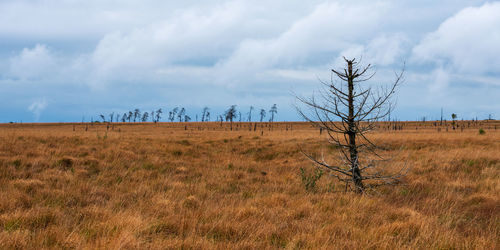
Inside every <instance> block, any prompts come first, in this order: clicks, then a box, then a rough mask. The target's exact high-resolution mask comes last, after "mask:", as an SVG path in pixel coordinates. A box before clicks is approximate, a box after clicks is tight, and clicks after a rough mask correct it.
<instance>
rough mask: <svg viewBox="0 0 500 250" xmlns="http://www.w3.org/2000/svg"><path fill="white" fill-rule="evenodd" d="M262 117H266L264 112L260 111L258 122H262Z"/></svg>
mask: <svg viewBox="0 0 500 250" xmlns="http://www.w3.org/2000/svg"><path fill="white" fill-rule="evenodd" d="M264 117H266V110H265V109H260V122H262V120H264Z"/></svg>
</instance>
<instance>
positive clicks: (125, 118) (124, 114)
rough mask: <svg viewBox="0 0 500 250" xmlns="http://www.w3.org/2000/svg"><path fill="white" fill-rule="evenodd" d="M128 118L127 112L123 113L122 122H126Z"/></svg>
mask: <svg viewBox="0 0 500 250" xmlns="http://www.w3.org/2000/svg"><path fill="white" fill-rule="evenodd" d="M126 120H127V113H123V115H122V122H125V121H126Z"/></svg>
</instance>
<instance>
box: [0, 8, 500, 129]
mask: <svg viewBox="0 0 500 250" xmlns="http://www.w3.org/2000/svg"><path fill="white" fill-rule="evenodd" d="M499 6H500V3H498V2H494V3H485V4H483V1H479V2H478V1H448V0H447V1H444V2H435V1H422V2H418V3H416V2H413V1H388V0H387V1H376V2H374V1H354V2H350V3H346V2H342V1H319V0H317V1H308V2H304V1H285V0H280V1H272V2H269V1H261V2H259V1H257V2H256V1H244V0H240V1H182V2H171V1H154V0H145V1H132V0H126V1H113V0H109V1H97V0H91V1H55V0H44V1H41V0H40V1H27V0H26V1H2V2H1V3H0V12H1V13H7V14H6V15H2V16H0V38H5V39H4V40H8V41H10V42H9V43H6V46H4V47H3V48H2V47H0V55H1V54H4V55H5V54H7V55H9V56H7V57H5V58H6V59H5V58H4V59H0V85H3V86H5V91H4V93H3V94H2V93H0V97H1V98H2V99H3V100H4V101H6V102H9V100H12V98H14V97H13V96H16V95H18V93H23V96H22V97H21V96H17V99H16V100H15V101H14V102H13V101H10V103H14V104H15V105H18V107H19V109H21V107H26V106H30V105H31V103H32V100H33V99H36V98H38V97H39V96H46V97H47V98H50V100H51V109H50V110H47V111H46V112H45V113H47V116H45V115H44V117H55V116H56V114H55V113H54V114H52V113H51V112H55V111H53V110H55V107H59V108H60V109H62V107H67V106H71V107H73V108H74V111H71V112H73V113H75V115H74V116H72V115H69V114H70V113H71V112H70V111H66V112H62V111H61V110H60V109H59V110H58V112H59V113H61V114H63V113H64V116H66V117H67V118H63V120H64V119H75V117H78V119H79V117H80V115H81V113H90V112H95V113H99V112H107V111H108V110H109V112H112V111H117V112H119V111H123V110H126V109H130V108H132V107H136V106H138V107H144V108H145V109H150V108H153V107H157V106H161V105H163V106H173V105H182V106H189V107H191V108H192V109H201V108H202V106H204V105H214V106H218V107H219V108H222V107H223V106H228V105H230V104H238V105H240V106H241V108H243V107H244V106H249V105H252V104H255V103H259V104H261V105H262V106H269V105H271V104H273V103H278V104H279V107H282V109H283V111H282V112H280V116H281V117H283V119H296V118H297V116H296V115H295V114H294V112H293V110H292V109H291V108H289V104H290V102H291V101H292V100H291V99H292V98H291V96H290V91H292V90H293V91H295V92H298V93H299V94H308V93H311V92H312V90H314V89H315V88H317V87H318V82H317V79H316V78H317V77H320V78H322V79H328V78H329V69H330V68H331V67H339V66H342V59H341V58H342V56H348V57H362V58H363V61H364V62H366V63H373V64H374V65H375V66H376V70H377V75H376V79H374V80H375V81H377V82H387V81H390V80H391V79H392V77H393V71H394V70H398V69H399V68H400V67H401V65H402V63H403V61H405V60H406V61H407V83H406V85H405V86H404V88H406V90H405V89H403V90H402V91H401V94H400V98H399V104H400V105H401V106H402V107H416V108H415V109H414V112H419V108H418V107H420V110H421V112H427V111H426V110H427V108H428V109H431V108H436V106H441V104H436V102H439V101H442V102H443V103H444V104H443V105H452V104H453V105H455V107H456V108H457V109H463V110H467V112H469V113H473V112H474V110H473V109H474V107H475V106H480V105H482V106H487V105H486V100H474V101H475V102H476V103H477V105H475V104H473V103H474V101H470V102H469V103H464V104H461V103H460V102H459V101H458V100H459V99H460V98H461V97H460V96H458V95H460V94H461V93H464V91H463V90H465V89H467V91H469V92H471V91H472V92H474V91H476V92H477V91H482V90H481V89H479V88H476V89H474V86H477V84H482V85H484V84H486V85H488V86H493V87H490V90H489V91H490V92H491V93H498V94H500V90H499V88H498V84H497V83H498V82H499V81H498V80H499V78H500V77H499V74H500V72H499V71H498V68H497V67H496V65H498V64H499V63H500V61H498V60H499V58H500V56H499V55H500V51H499V47H498V46H497V45H496V44H499V43H500V40H499V37H500V35H499V28H498V27H500V23H499V20H500V19H499V15H498V14H496V13H499V12H500V7H499ZM12 13H16V14H15V15H14V14H12ZM82 20H85V21H82ZM12 23H16V25H11V24H12ZM24 44H29V45H27V46H25V45H24ZM81 44H84V45H81ZM82 48H85V49H82ZM34 86H37V87H34ZM409 90H411V91H409ZM416 95H420V96H425V98H416V97H415V96H416ZM70 96H71V97H70ZM74 96H79V97H78V98H74ZM416 100H418V101H416ZM417 102H418V103H417ZM422 107H426V109H424V108H422ZM491 107H492V108H491V109H490V110H489V111H485V112H498V110H495V108H494V105H491ZM23 109H24V110H25V108H23ZM33 109H35V108H33ZM110 109H113V110H110ZM436 109H438V108H436ZM482 109H483V110H484V108H482ZM92 110H95V111H92ZM2 112H7V113H10V114H11V116H10V117H14V116H15V115H18V114H19V113H20V112H16V111H7V110H2ZM404 115H407V114H405V113H404V112H403V113H401V116H404ZM409 118H410V119H414V116H409ZM25 119H27V118H25Z"/></svg>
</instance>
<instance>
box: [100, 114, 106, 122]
mask: <svg viewBox="0 0 500 250" xmlns="http://www.w3.org/2000/svg"><path fill="white" fill-rule="evenodd" d="M99 116H100V117H101V119H102V122H106V117H104V115H102V114H100V115H99Z"/></svg>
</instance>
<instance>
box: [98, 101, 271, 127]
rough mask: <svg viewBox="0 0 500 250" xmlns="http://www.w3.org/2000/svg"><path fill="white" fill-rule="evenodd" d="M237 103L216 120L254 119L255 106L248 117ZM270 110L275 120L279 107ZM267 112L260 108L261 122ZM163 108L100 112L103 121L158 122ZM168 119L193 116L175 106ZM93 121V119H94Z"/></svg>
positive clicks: (206, 114) (204, 115)
mask: <svg viewBox="0 0 500 250" xmlns="http://www.w3.org/2000/svg"><path fill="white" fill-rule="evenodd" d="M236 107H237V105H231V106H230V107H229V108H228V109H227V110H226V111H224V113H223V114H219V115H216V116H215V120H214V121H217V122H223V121H226V122H231V123H232V122H233V121H239V122H242V121H246V122H251V121H252V112H253V111H254V109H255V107H254V106H250V109H249V111H248V112H247V113H246V117H243V116H242V113H241V112H240V111H238V110H237V108H236ZM267 112H269V122H274V121H275V118H276V115H277V114H278V107H277V105H276V104H273V105H272V106H271V108H270V109H269V110H268V111H267ZM267 112H266V110H265V109H260V112H259V115H260V119H259V121H260V122H263V121H264V119H265V118H266V115H267ZM162 114H163V110H162V109H161V108H160V109H158V110H153V111H151V113H149V112H147V111H145V112H141V110H140V109H138V108H136V109H134V110H131V111H128V112H125V113H123V114H122V115H120V114H118V113H116V114H115V112H112V113H110V114H109V115H108V116H105V115H104V114H100V115H99V117H100V118H101V120H102V122H149V121H150V122H154V123H157V122H159V121H160V120H161V119H162ZM211 118H212V117H211V111H210V108H209V107H204V108H203V109H202V111H201V122H209V121H211ZM167 119H168V121H170V122H175V121H178V122H190V121H192V118H191V117H190V116H189V115H188V114H187V111H186V109H185V108H183V107H175V108H173V109H172V110H170V111H169V112H168V118H167ZM196 121H198V115H196ZM92 122H93V119H92Z"/></svg>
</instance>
